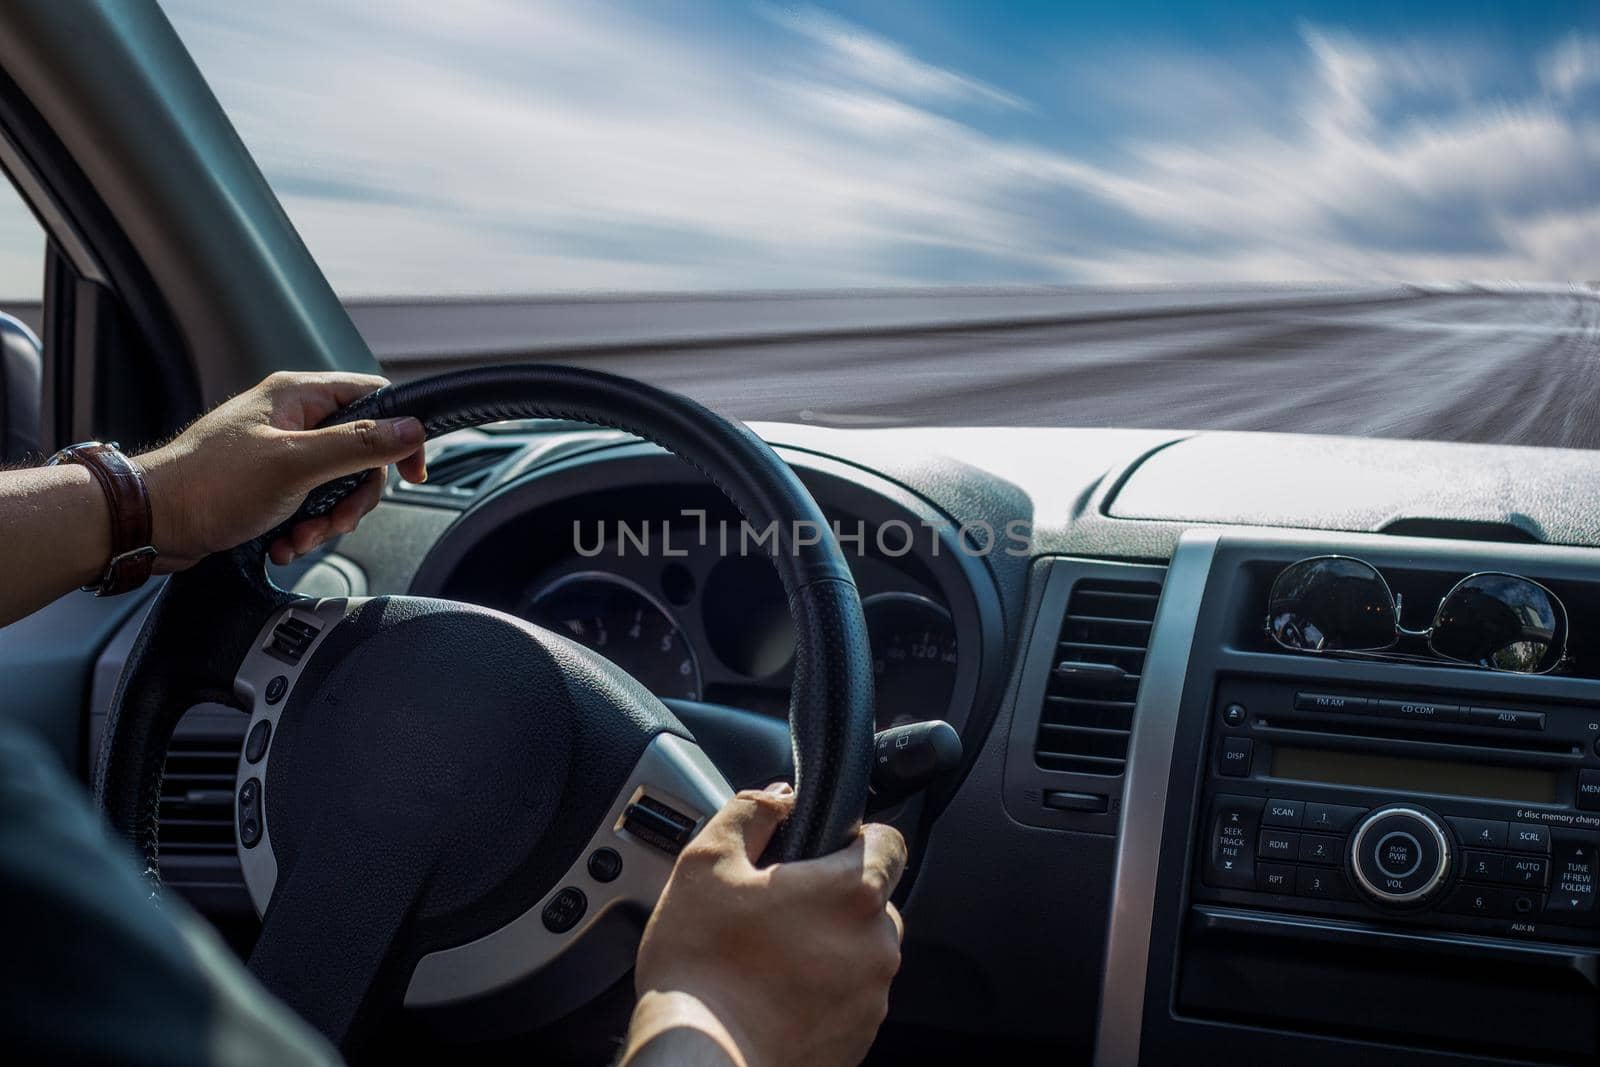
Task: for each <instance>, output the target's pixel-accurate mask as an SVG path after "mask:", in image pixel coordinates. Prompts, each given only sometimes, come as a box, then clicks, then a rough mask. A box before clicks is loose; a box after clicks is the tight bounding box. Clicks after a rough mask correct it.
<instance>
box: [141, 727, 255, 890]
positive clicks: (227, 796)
mask: <svg viewBox="0 0 1600 1067" xmlns="http://www.w3.org/2000/svg"><path fill="white" fill-rule="evenodd" d="M239 740H240V739H239V738H238V736H237V735H232V736H229V735H219V734H212V733H209V732H206V733H188V732H185V733H182V734H179V735H177V736H174V737H173V739H172V744H171V745H170V746H168V748H167V765H166V770H165V772H164V773H163V774H162V777H161V831H160V833H161V853H162V855H163V856H172V857H209V856H226V857H228V858H229V859H232V857H233V855H234V848H233V781H234V772H235V771H236V770H237V768H238V766H239ZM169 880H170V879H169Z"/></svg>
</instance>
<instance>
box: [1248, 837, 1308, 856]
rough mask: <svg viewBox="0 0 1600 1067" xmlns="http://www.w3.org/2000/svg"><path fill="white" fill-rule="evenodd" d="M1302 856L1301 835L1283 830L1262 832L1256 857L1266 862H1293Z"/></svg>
mask: <svg viewBox="0 0 1600 1067" xmlns="http://www.w3.org/2000/svg"><path fill="white" fill-rule="evenodd" d="M1299 854H1300V835H1299V834H1292V833H1287V832H1285V831H1283V830H1263V831H1261V839H1260V843H1259V844H1258V845H1257V846H1256V855H1258V856H1260V857H1261V858H1262V859H1264V860H1292V859H1295V858H1296V857H1297V856H1299Z"/></svg>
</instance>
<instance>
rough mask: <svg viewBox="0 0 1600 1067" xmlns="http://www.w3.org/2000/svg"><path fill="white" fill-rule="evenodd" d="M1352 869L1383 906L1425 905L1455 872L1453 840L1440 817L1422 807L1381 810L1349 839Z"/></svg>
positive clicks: (1395, 807) (1358, 827)
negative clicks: (1442, 824) (1452, 852)
mask: <svg viewBox="0 0 1600 1067" xmlns="http://www.w3.org/2000/svg"><path fill="white" fill-rule="evenodd" d="M1350 872H1351V874H1352V875H1353V876H1354V878H1355V882H1356V885H1358V886H1360V887H1361V890H1362V892H1364V893H1365V894H1366V895H1367V896H1368V897H1370V898H1371V899H1372V900H1373V901H1374V902H1376V903H1378V904H1381V905H1383V906H1385V907H1391V908H1400V907H1415V906H1417V905H1421V904H1424V903H1426V902H1427V901H1428V899H1429V898H1431V897H1432V896H1433V895H1434V894H1435V893H1437V892H1438V891H1439V889H1440V887H1441V886H1443V885H1444V882H1445V879H1446V878H1447V877H1448V876H1449V874H1450V838H1449V837H1447V836H1446V835H1445V832H1444V829H1443V828H1442V827H1440V825H1439V820H1438V819H1437V818H1436V817H1435V816H1433V815H1430V814H1429V813H1428V812H1425V811H1423V810H1421V809H1420V808H1414V807H1409V806H1405V805H1395V806H1392V807H1387V808H1378V809H1377V810H1375V811H1371V812H1368V813H1367V815H1366V817H1365V818H1363V819H1362V820H1361V823H1360V825H1359V826H1357V827H1356V832H1355V833H1354V834H1352V835H1351V837H1350Z"/></svg>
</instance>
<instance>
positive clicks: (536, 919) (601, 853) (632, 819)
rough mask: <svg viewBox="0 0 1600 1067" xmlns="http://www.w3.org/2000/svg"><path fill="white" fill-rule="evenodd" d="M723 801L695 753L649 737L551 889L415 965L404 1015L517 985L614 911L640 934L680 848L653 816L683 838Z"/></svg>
mask: <svg viewBox="0 0 1600 1067" xmlns="http://www.w3.org/2000/svg"><path fill="white" fill-rule="evenodd" d="M732 795H733V790H732V789H731V788H729V786H728V783H727V781H726V780H725V779H724V778H723V776H722V773H721V772H720V771H719V770H718V769H717V768H716V767H715V766H714V765H713V764H712V763H711V761H710V759H709V758H707V756H706V754H705V752H703V751H702V750H701V748H700V746H699V745H697V744H695V743H694V742H693V741H689V740H687V739H685V738H682V737H678V736H676V735H675V734H658V735H656V737H655V739H654V740H652V741H651V742H650V745H649V747H648V748H646V749H645V751H644V755H643V756H641V757H640V758H639V762H638V764H637V765H636V766H635V767H634V769H633V773H632V774H630V775H629V776H628V780H627V782H626V783H624V785H623V787H622V789H621V790H619V791H618V793H617V797H616V799H615V800H614V801H612V804H611V807H610V808H609V809H608V810H607V812H606V815H605V817H604V819H602V820H601V823H600V825H599V827H597V828H596V830H595V832H594V835H593V836H592V837H591V838H590V839H589V842H588V844H587V845H586V846H585V847H584V849H583V852H582V854H581V855H580V856H579V857H578V858H577V859H576V860H575V861H574V862H573V864H572V866H571V867H569V868H568V869H567V871H566V873H565V874H564V875H562V877H561V878H560V879H559V880H558V881H557V884H556V886H555V887H554V888H552V889H551V891H550V892H549V893H548V894H546V896H545V897H544V898H542V899H541V900H539V901H538V902H537V903H535V904H534V905H532V906H531V907H529V908H528V910H527V911H525V912H523V913H522V914H521V915H519V916H517V917H516V918H515V919H513V920H512V921H511V922H509V923H507V924H506V925H505V926H502V927H501V928H500V929H498V930H496V931H494V932H493V933H491V934H488V935H486V936H484V937H481V938H478V939H477V940H476V941H469V942H468V943H466V944H464V945H457V946H455V947H452V948H446V949H441V950H440V951H437V952H432V953H429V954H428V955H426V956H424V957H423V958H422V959H421V960H419V961H417V966H416V970H415V971H413V972H412V975H411V981H410V983H409V984H408V985H407V987H406V994H405V1004H406V1006H407V1007H411V1008H434V1007H442V1006H448V1005H451V1004H457V1003H460V1002H462V1001H466V1000H470V999H472V998H475V997H478V996H482V995H484V994H486V993H490V992H493V991H495V990H498V989H503V988H507V987H509V986H512V985H514V984H516V983H518V982H522V981H524V980H526V979H527V978H529V977H530V976H532V975H534V974H537V973H538V972H540V971H543V970H545V969H546V968H547V967H552V966H553V965H556V964H557V963H558V960H559V958H560V957H561V956H562V955H563V954H564V953H567V952H568V951H570V950H572V949H574V948H576V947H578V945H579V944H581V943H582V941H583V939H584V938H586V937H588V936H590V935H591V934H593V932H594V931H595V929H596V927H597V926H599V925H600V924H601V923H603V922H605V921H606V920H607V919H608V918H611V917H613V916H614V913H616V912H626V913H628V914H627V915H623V916H615V917H617V918H622V919H624V920H625V921H632V922H636V923H637V924H638V925H640V926H642V925H643V920H644V918H645V917H646V916H647V915H648V914H649V912H650V910H651V909H652V908H654V907H655V904H656V900H657V899H658V898H659V897H660V896H661V890H662V888H663V887H665V886H666V884H667V876H668V875H669V874H671V873H672V864H673V860H674V859H675V858H676V856H677V851H678V848H680V847H681V844H673V843H670V842H668V841H666V840H663V838H662V837H661V836H660V832H659V831H658V829H657V826H659V825H660V824H659V823H658V822H657V820H656V819H655V818H653V817H652V816H655V815H656V814H658V813H657V812H656V811H655V810H654V809H664V810H665V811H667V812H670V813H671V814H672V815H676V816H679V817H681V824H682V825H684V826H686V827H687V828H688V829H687V836H692V835H693V833H694V832H695V831H696V830H698V829H699V827H700V825H701V824H702V823H703V822H704V821H705V820H706V819H708V818H709V817H710V816H711V815H712V814H714V813H715V812H716V811H717V809H718V808H720V807H721V806H722V805H723V804H724V803H725V802H726V801H727V800H728V798H729V797H731V796H732ZM641 809H642V810H641ZM632 963H633V959H632V954H631V952H630V953H629V955H628V956H627V958H626V959H624V960H621V961H620V964H621V965H620V967H618V966H613V967H612V968H610V969H608V970H607V971H605V973H604V974H603V976H602V977H600V978H599V979H598V980H596V979H595V978H594V977H593V976H590V979H589V981H590V983H591V984H592V988H590V989H587V990H585V991H584V992H586V993H587V995H588V996H593V995H595V994H596V993H599V992H600V991H601V990H602V989H604V988H605V986H606V985H608V984H610V983H611V982H613V981H615V980H616V979H618V978H621V977H622V975H623V974H624V973H626V971H627V969H628V968H629V967H631V966H632ZM582 999H587V997H585V998H582ZM548 1007H549V1005H548V1004H547V1005H546V1008H547V1009H548Z"/></svg>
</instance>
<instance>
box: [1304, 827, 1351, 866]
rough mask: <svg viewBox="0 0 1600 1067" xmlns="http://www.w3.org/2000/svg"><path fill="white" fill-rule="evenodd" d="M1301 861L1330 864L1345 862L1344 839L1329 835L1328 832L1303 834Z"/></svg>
mask: <svg viewBox="0 0 1600 1067" xmlns="http://www.w3.org/2000/svg"><path fill="white" fill-rule="evenodd" d="M1300 862H1301V863H1325V864H1329V865H1337V864H1342V863H1343V862H1344V840H1343V839H1342V838H1338V837H1329V836H1328V835H1327V834H1301V835H1300Z"/></svg>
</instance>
